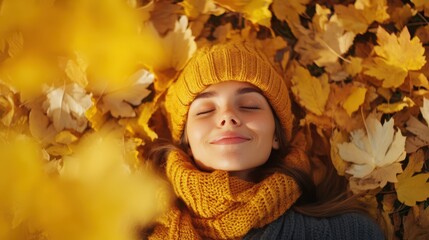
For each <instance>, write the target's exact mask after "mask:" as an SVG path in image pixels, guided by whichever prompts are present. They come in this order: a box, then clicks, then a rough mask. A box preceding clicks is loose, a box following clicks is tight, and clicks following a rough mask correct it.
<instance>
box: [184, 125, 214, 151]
mask: <svg viewBox="0 0 429 240" xmlns="http://www.w3.org/2000/svg"><path fill="white" fill-rule="evenodd" d="M210 129H212V127H211V125H210V123H209V122H208V121H188V124H187V126H186V134H187V137H188V142H189V145H190V146H191V148H192V147H193V146H198V145H200V143H201V142H202V141H204V140H205V136H206V135H207V134H208V131H209V130H210Z"/></svg>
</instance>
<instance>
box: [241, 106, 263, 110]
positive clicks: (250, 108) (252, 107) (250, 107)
mask: <svg viewBox="0 0 429 240" xmlns="http://www.w3.org/2000/svg"><path fill="white" fill-rule="evenodd" d="M240 108H241V109H249V110H256V109H261V108H260V107H258V106H241V107H240Z"/></svg>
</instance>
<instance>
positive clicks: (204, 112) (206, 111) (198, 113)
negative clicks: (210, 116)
mask: <svg viewBox="0 0 429 240" xmlns="http://www.w3.org/2000/svg"><path fill="white" fill-rule="evenodd" d="M213 111H214V109H209V110H205V111H201V112H197V114H196V115H197V116H200V115H204V114H207V113H210V112H213Z"/></svg>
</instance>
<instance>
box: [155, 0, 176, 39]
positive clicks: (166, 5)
mask: <svg viewBox="0 0 429 240" xmlns="http://www.w3.org/2000/svg"><path fill="white" fill-rule="evenodd" d="M153 5H154V7H153V9H152V10H151V11H150V20H151V22H152V23H153V26H154V27H155V28H156V30H157V31H158V32H159V33H160V34H161V35H164V34H166V33H167V32H168V31H171V30H173V29H174V26H175V24H176V20H177V17H178V15H179V14H180V13H181V8H180V5H178V4H174V3H173V2H171V1H166V0H161V1H155V2H154V4H153Z"/></svg>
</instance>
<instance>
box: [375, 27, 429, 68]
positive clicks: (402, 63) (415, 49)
mask: <svg viewBox="0 0 429 240" xmlns="http://www.w3.org/2000/svg"><path fill="white" fill-rule="evenodd" d="M377 43H378V46H375V47H374V51H375V53H376V54H377V55H378V56H379V57H381V58H383V59H385V60H386V62H387V64H389V65H393V66H397V67H401V68H404V69H406V70H419V69H420V68H422V67H423V65H424V64H425V63H426V59H425V57H424V53H425V49H424V48H423V46H422V43H421V42H420V39H419V38H418V37H413V38H412V39H410V33H409V32H408V28H407V27H405V28H404V29H403V30H402V31H401V33H400V34H399V37H396V36H395V35H394V34H390V35H389V34H388V33H387V32H386V31H385V30H384V29H383V28H382V27H379V28H378V29H377Z"/></svg>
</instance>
